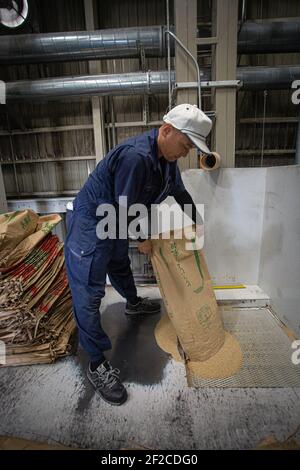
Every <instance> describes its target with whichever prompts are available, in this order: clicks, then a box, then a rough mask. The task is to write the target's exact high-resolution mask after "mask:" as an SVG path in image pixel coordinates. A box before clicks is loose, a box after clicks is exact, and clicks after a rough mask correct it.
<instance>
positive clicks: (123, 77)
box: [6, 71, 175, 101]
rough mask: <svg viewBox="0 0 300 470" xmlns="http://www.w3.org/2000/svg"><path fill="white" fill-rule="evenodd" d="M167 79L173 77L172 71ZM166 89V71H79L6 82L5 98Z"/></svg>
mask: <svg viewBox="0 0 300 470" xmlns="http://www.w3.org/2000/svg"><path fill="white" fill-rule="evenodd" d="M171 80H172V82H174V80H175V73H174V72H173V71H172V74H171ZM167 92H168V72H167V71H163V72H146V73H141V72H133V73H124V74H120V75H118V74H113V75H83V76H75V77H59V78H47V79H42V80H19V81H17V82H8V83H6V99H7V101H28V100H30V101H49V100H60V99H66V98H80V97H90V96H95V95H101V96H109V95H110V96H125V95H143V94H158V93H167Z"/></svg>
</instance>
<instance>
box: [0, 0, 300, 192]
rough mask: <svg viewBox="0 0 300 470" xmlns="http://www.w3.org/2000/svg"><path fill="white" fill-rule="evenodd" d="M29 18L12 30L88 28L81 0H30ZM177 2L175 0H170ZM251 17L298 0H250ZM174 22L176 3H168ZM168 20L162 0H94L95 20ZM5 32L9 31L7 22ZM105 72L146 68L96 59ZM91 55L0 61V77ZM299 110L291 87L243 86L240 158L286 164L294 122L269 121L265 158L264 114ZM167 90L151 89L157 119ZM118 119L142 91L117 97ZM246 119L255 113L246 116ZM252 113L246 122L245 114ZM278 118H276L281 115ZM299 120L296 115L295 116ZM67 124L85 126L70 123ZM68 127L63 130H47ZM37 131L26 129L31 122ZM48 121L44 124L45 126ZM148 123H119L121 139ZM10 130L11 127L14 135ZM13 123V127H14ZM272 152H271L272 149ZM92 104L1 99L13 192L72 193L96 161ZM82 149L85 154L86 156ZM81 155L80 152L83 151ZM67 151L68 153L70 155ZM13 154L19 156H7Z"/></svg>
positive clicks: (205, 12) (294, 10)
mask: <svg viewBox="0 0 300 470" xmlns="http://www.w3.org/2000/svg"><path fill="white" fill-rule="evenodd" d="M29 4H30V18H29V22H26V23H25V25H24V26H23V27H21V28H20V29H18V30H15V31H13V32H12V33H13V34H19V33H31V32H57V31H74V30H77V31H78V30H85V29H86V26H85V11H84V2H83V0H51V1H50V2H49V1H46V0H30V2H29ZM170 5H171V6H172V1H170ZM246 5H247V10H246V19H253V20H255V19H265V18H271V17H272V18H274V17H280V18H284V17H295V16H296V17H299V16H300V2H299V1H298V0H288V1H284V2H282V1H279V0H273V1H271V0H251V1H249V0H248V1H247V2H246ZM211 8H212V0H199V2H198V24H202V25H203V24H209V23H211V21H212V15H211ZM171 21H172V22H173V11H171ZM165 23H166V7H165V0H110V1H109V2H107V3H106V2H103V1H98V2H97V17H96V20H95V28H98V29H102V28H103V29H104V28H111V27H115V28H121V27H126V26H143V25H162V24H165ZM1 34H8V31H7V30H5V29H2V30H1V31H0V35H1ZM210 49H211V48H210V47H207V50H201V48H200V49H199V62H200V64H201V65H202V66H209V65H210ZM299 59H300V54H272V55H268V54H260V55H247V56H246V55H243V56H241V57H239V65H281V64H282V65H283V64H299ZM166 65H167V64H166V59H153V58H152V59H146V69H152V70H158V69H165V68H166ZM97 67H98V70H99V72H103V73H122V72H126V71H137V70H140V69H141V65H140V63H139V60H138V59H122V60H111V61H101V62H98V66H97ZM88 71H89V64H88V62H86V61H81V62H70V63H59V64H39V65H23V66H9V67H7V66H6V67H3V66H2V67H0V79H1V80H4V81H12V80H19V79H35V78H43V77H55V76H69V75H81V74H86V73H88ZM264 100H265V104H266V107H265V108H266V117H267V118H270V117H273V118H274V117H277V118H284V119H285V118H286V117H295V118H296V117H297V118H298V116H297V115H298V110H297V108H296V106H294V105H293V104H292V103H291V99H290V92H289V91H270V92H268V94H267V95H266V96H265V95H264V93H263V92H255V93H254V92H250V91H248V92H238V98H237V133H236V135H237V142H236V149H237V157H236V165H237V166H257V165H260V164H261V163H262V164H263V165H277V164H289V163H293V162H294V149H295V142H296V128H297V123H296V122H273V123H269V122H266V123H265V130H264V134H265V137H264V155H263V161H262V154H261V149H262V129H263V127H262V122H261V120H262V118H263V110H264ZM104 103H105V121H106V123H109V122H111V120H112V116H111V110H112V100H111V99H108V98H105V100H104ZM167 105H168V101H167V96H155V97H150V99H149V106H150V116H149V117H150V120H153V121H156V120H159V119H160V118H161V116H162V114H163V112H164V111H165V110H166V109H167ZM203 107H204V109H205V110H211V109H212V107H213V104H212V100H211V95H210V92H208V91H206V92H205V94H204V103H203ZM113 108H114V110H115V120H116V122H128V121H131V122H132V121H141V120H142V117H143V115H142V110H143V100H142V97H138V96H137V97H114V98H113ZM249 119H250V120H251V119H252V120H253V121H252V122H250V123H249ZM245 120H247V122H246V121H245ZM277 121H278V120H277ZM294 121H296V119H295V120H294ZM68 126H78V127H80V128H77V127H76V128H74V127H73V128H72V130H69V129H68ZM53 127H59V128H61V127H63V128H64V130H63V131H62V130H60V131H59V132H58V131H57V130H56V131H53V129H52V130H51V132H50V130H49V128H53ZM36 128H39V132H37V131H34V132H31V133H28V129H29V130H30V129H36ZM43 128H47V130H45V129H43ZM144 129H145V127H143V128H142V127H131V128H130V127H122V128H117V129H116V142H120V141H121V140H123V139H125V138H126V137H128V136H130V135H134V134H137V133H139V132H141V131H143V130H144ZM7 131H12V132H11V133H10V134H9V135H8V132H7ZM14 131H15V132H14ZM113 142H114V141H113V135H112V132H111V130H106V143H107V148H110V147H112V146H113ZM272 151H273V152H274V151H276V153H275V154H274V153H273V154H272V153H271V154H269V152H272ZM94 156H95V144H94V136H93V129H92V109H91V103H90V101H89V100H82V101H72V102H70V101H68V102H56V103H53V102H52V103H47V104H33V103H26V104H14V105H12V104H10V105H9V106H1V107H0V162H2V163H3V162H5V164H2V170H3V174H4V180H5V186H6V191H7V195H8V196H20V195H27V196H30V195H43V194H44V195H45V194H51V195H65V194H74V193H76V191H77V190H78V189H79V188H80V187H81V186H82V184H83V183H84V181H85V180H86V178H87V176H88V174H89V172H90V171H92V169H93V168H94V166H95V158H94ZM82 157H83V158H82ZM80 158H81V159H80ZM66 159H68V160H66ZM10 162H14V163H10Z"/></svg>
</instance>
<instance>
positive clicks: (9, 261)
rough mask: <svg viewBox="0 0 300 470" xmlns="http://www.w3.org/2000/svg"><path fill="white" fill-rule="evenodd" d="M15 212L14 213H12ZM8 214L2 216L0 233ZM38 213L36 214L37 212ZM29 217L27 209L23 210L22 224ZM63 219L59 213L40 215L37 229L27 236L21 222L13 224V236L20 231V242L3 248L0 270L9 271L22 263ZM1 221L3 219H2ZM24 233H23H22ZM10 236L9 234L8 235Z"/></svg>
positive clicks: (36, 225)
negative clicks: (12, 246) (24, 234)
mask: <svg viewBox="0 0 300 470" xmlns="http://www.w3.org/2000/svg"><path fill="white" fill-rule="evenodd" d="M30 213H32V214H34V212H32V211H30ZM11 214H13V213H11ZM6 215H7V214H4V216H2V224H1V223H0V233H1V230H3V229H2V227H3V226H5V221H4V219H3V217H5V216H6ZM35 215H36V214H35ZM26 217H28V214H27V211H22V218H21V220H20V224H21V225H22V221H23V222H24V220H25V219H26ZM60 221H61V217H60V216H59V215H58V214H50V215H44V216H42V217H38V219H37V221H36V224H35V229H34V231H32V232H31V233H30V234H29V235H27V236H26V238H24V237H23V232H22V229H21V228H20V224H19V225H18V227H17V228H15V226H13V228H12V224H11V228H12V236H16V234H18V233H19V232H20V239H21V241H20V243H18V244H17V245H15V247H14V248H10V249H9V250H1V258H0V272H4V273H5V272H7V271H9V270H10V269H12V268H13V267H15V266H16V265H18V263H20V262H21V261H22V260H23V259H24V258H25V257H26V256H27V255H28V253H30V251H31V250H32V249H33V248H34V247H35V246H36V245H37V244H38V243H39V242H40V241H41V240H42V239H43V238H45V237H46V236H47V235H48V233H50V232H51V230H52V229H53V227H55V225H57V224H58V223H59V222H60ZM0 222H1V221H0ZM21 234H22V235H21ZM6 237H7V238H8V234H7V235H6Z"/></svg>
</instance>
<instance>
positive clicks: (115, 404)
mask: <svg viewBox="0 0 300 470" xmlns="http://www.w3.org/2000/svg"><path fill="white" fill-rule="evenodd" d="M87 378H88V380H89V382H90V383H91V384H92V386H93V389H94V390H95V393H97V395H99V397H101V398H102V400H103V401H105V402H106V403H108V404H109V405H114V406H121V405H124V403H125V402H126V401H127V398H128V395H127V392H126V394H125V397H124V398H123V400H122V401H120V402H118V403H116V402H114V401H109V400H107V398H104V396H103V395H101V392H100V391H99V390H98V389H97V388H95V385H94V384H93V382H92V380H91V379H90V377H89V376H88V375H87Z"/></svg>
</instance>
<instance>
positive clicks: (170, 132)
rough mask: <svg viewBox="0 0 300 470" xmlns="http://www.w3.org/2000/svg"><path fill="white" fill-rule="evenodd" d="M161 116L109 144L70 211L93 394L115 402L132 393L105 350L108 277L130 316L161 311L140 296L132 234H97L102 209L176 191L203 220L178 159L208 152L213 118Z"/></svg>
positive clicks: (72, 261)
mask: <svg viewBox="0 0 300 470" xmlns="http://www.w3.org/2000/svg"><path fill="white" fill-rule="evenodd" d="M163 120H164V124H163V125H162V126H161V127H160V128H159V129H152V130H151V131H148V132H145V133H143V134H141V135H139V136H137V137H133V138H130V139H128V140H126V141H125V142H122V143H121V144H119V145H117V146H116V147H115V148H114V149H113V150H111V151H110V152H109V153H108V154H107V155H106V157H105V158H104V159H103V160H101V162H100V163H98V165H97V166H96V168H95V170H94V171H93V172H92V173H91V174H90V176H89V178H88V180H87V181H86V183H85V185H84V186H83V188H82V189H81V190H80V192H79V193H78V195H77V197H76V198H75V200H74V202H73V208H72V210H68V211H67V230H68V234H67V238H66V243H65V259H66V269H67V275H68V280H69V286H70V289H71V292H72V300H73V310H74V316H75V320H76V323H77V326H78V330H79V340H80V343H81V345H82V347H83V349H84V350H85V351H86V352H87V353H88V355H89V358H90V363H89V366H88V370H87V376H88V379H89V380H90V382H91V383H92V384H93V386H94V388H95V390H96V392H97V393H98V394H99V395H100V396H101V397H102V398H103V399H104V400H105V401H106V402H108V403H111V404H113V405H121V404H122V403H124V402H125V401H126V399H127V392H126V389H125V387H124V385H123V384H122V382H121V380H120V378H119V375H118V374H119V371H118V370H117V369H113V368H112V366H111V365H110V363H109V362H108V361H107V360H106V358H105V356H104V351H106V350H109V349H111V342H110V339H109V338H108V336H107V335H106V333H105V332H104V331H103V329H102V327H101V320H100V314H99V308H100V303H101V299H102V298H103V296H104V292H105V282H106V275H108V276H109V279H110V281H111V284H112V286H113V287H114V288H115V289H116V290H117V291H118V292H119V294H121V296H122V297H124V298H125V299H126V301H127V302H126V307H125V313H126V314H127V315H135V316H136V315H141V314H153V313H158V312H159V311H160V307H159V304H158V303H155V302H154V301H151V300H149V299H147V298H142V297H138V295H137V290H136V286H135V283H134V279H133V275H132V271H131V267H130V260H129V256H128V237H127V238H126V239H120V237H119V238H118V237H117V238H115V237H114V239H112V238H106V239H99V237H97V232H96V226H97V223H98V222H99V216H97V214H96V211H97V208H98V206H100V205H101V204H112V205H113V206H114V207H115V208H116V210H117V211H118V209H119V207H118V204H119V201H120V199H119V198H120V196H126V197H127V206H128V208H129V207H130V206H131V205H132V204H135V203H142V204H144V205H145V206H146V207H147V208H150V207H151V204H158V203H160V202H162V201H163V200H164V199H165V198H166V197H167V196H169V195H171V196H174V198H175V200H176V202H177V203H178V204H179V205H180V206H181V208H182V209H183V210H184V205H186V204H189V205H190V208H192V212H191V214H192V219H193V221H194V222H195V223H197V222H198V223H199V221H201V216H200V215H199V214H198V213H197V210H196V206H195V204H194V202H193V200H192V198H191V196H190V194H189V193H188V192H187V190H186V189H185V186H184V184H183V182H182V179H181V176H180V171H179V169H178V167H177V160H178V159H179V158H180V157H185V156H187V154H188V152H189V150H190V149H191V148H193V147H195V146H196V147H197V148H198V149H200V151H201V152H202V153H206V154H209V153H210V151H209V149H208V147H207V145H206V137H207V136H208V134H209V133H210V131H211V120H210V119H209V118H208V117H207V116H206V115H205V114H204V113H203V112H202V111H201V110H200V109H198V108H197V107H196V106H193V105H190V104H181V105H178V106H176V107H175V108H173V109H172V110H171V111H169V113H168V114H166V115H165V116H164V118H163ZM191 214H190V213H189V214H188V215H191ZM200 223H202V222H200ZM139 250H140V252H141V253H145V254H150V253H151V241H150V240H147V239H146V240H144V241H141V242H140V243H139Z"/></svg>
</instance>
